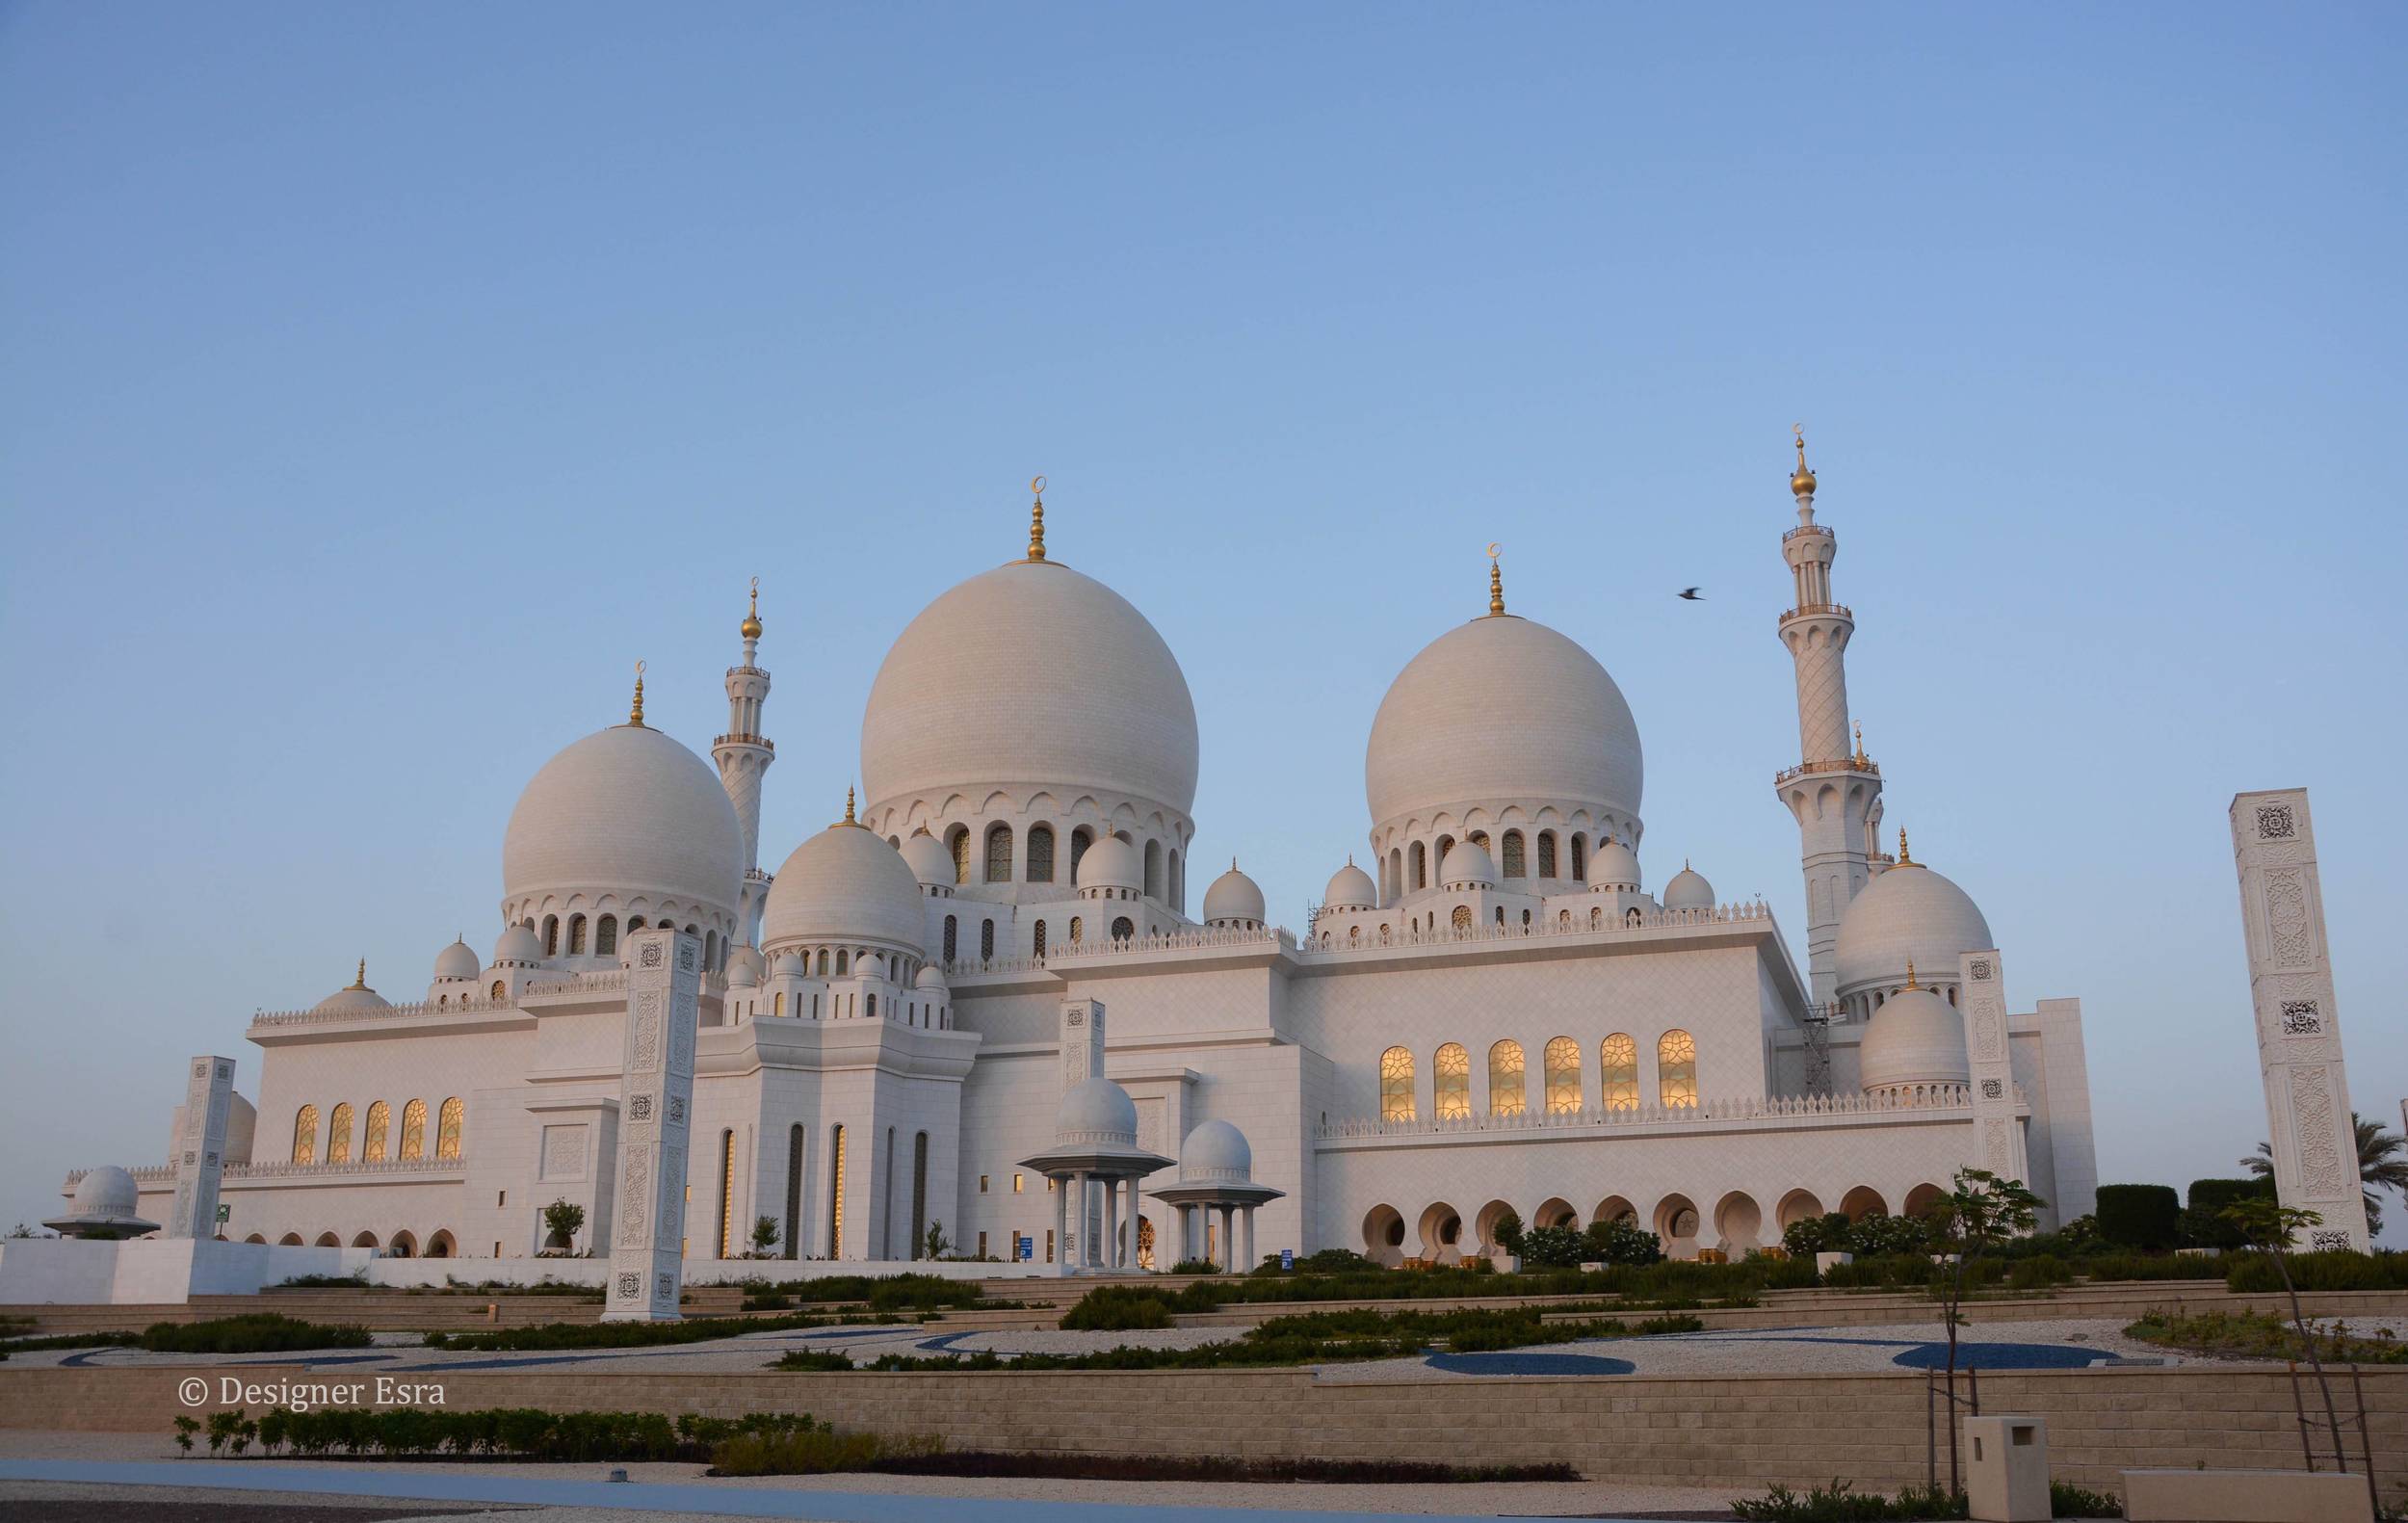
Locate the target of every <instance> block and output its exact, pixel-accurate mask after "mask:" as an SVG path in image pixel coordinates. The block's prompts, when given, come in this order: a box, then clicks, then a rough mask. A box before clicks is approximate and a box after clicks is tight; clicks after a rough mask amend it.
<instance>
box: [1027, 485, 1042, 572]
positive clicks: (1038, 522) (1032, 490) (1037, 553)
mask: <svg viewBox="0 0 2408 1523" xmlns="http://www.w3.org/2000/svg"><path fill="white" fill-rule="evenodd" d="M1029 495H1030V496H1031V497H1033V498H1034V499H1035V501H1034V502H1033V503H1031V504H1030V505H1029V559H1030V560H1031V561H1042V560H1044V559H1045V478H1044V477H1042V476H1032V477H1030V478H1029Z"/></svg>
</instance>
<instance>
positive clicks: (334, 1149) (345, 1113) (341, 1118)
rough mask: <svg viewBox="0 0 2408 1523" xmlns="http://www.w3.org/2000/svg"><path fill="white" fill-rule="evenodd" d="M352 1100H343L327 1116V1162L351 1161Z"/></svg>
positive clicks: (345, 1162) (340, 1162) (341, 1162)
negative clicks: (332, 1112)
mask: <svg viewBox="0 0 2408 1523" xmlns="http://www.w3.org/2000/svg"><path fill="white" fill-rule="evenodd" d="M352 1120H353V1111H352V1102H351V1101H349V1100H346V1101H344V1102H343V1103H342V1104H340V1105H338V1106H336V1107H335V1108H334V1114H333V1115H332V1116H328V1117H327V1163H329V1164H348V1163H350V1162H351V1161H352Z"/></svg>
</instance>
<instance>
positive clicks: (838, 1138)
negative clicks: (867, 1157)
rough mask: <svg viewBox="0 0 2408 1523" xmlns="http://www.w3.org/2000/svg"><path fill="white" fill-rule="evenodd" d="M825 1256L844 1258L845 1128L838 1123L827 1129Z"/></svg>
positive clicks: (842, 1124)
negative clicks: (827, 1162) (827, 1163)
mask: <svg viewBox="0 0 2408 1523" xmlns="http://www.w3.org/2000/svg"><path fill="white" fill-rule="evenodd" d="M827 1151H828V1159H829V1168H828V1171H827V1256H828V1257H829V1258H832V1259H835V1258H843V1257H844V1256H845V1128H844V1123H842V1122H838V1123H837V1124H836V1125H835V1126H834V1127H832V1128H830V1129H829V1132H828V1143H827Z"/></svg>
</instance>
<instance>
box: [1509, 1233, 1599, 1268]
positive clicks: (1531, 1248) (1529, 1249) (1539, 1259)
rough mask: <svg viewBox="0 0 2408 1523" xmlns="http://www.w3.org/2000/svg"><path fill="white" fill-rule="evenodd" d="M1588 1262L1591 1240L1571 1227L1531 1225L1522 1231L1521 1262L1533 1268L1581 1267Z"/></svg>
mask: <svg viewBox="0 0 2408 1523" xmlns="http://www.w3.org/2000/svg"><path fill="white" fill-rule="evenodd" d="M1587 1262H1589V1257H1588V1240H1587V1239H1585V1238H1584V1237H1582V1236H1581V1235H1580V1234H1579V1233H1578V1232H1575V1231H1573V1230H1572V1229H1571V1228H1570V1227H1532V1228H1531V1229H1530V1230H1529V1231H1528V1232H1525V1233H1523V1234H1522V1263H1523V1264H1524V1265H1525V1266H1526V1267H1528V1268H1531V1269H1579V1268H1580V1267H1581V1266H1582V1265H1583V1264H1584V1263H1587Z"/></svg>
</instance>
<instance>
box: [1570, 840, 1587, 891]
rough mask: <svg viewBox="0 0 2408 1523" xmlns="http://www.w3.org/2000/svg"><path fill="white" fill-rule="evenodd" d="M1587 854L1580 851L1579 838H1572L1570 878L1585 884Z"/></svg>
mask: <svg viewBox="0 0 2408 1523" xmlns="http://www.w3.org/2000/svg"><path fill="white" fill-rule="evenodd" d="M1586 856H1587V853H1585V852H1584V851H1583V850H1582V849H1581V838H1580V837H1579V836H1577V835H1576V836H1574V837H1572V876H1573V877H1574V878H1577V879H1580V880H1582V881H1584V882H1585V881H1587V880H1588V863H1587V860H1586Z"/></svg>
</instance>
